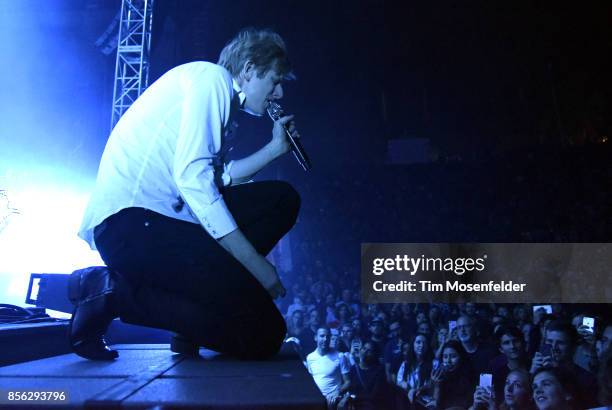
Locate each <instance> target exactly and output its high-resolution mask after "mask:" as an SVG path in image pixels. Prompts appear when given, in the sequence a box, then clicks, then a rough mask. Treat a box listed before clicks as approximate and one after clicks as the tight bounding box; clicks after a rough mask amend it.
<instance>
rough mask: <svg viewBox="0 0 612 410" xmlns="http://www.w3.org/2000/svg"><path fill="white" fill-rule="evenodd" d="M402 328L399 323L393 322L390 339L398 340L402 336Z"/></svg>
mask: <svg viewBox="0 0 612 410" xmlns="http://www.w3.org/2000/svg"><path fill="white" fill-rule="evenodd" d="M401 330H402V328H401V326H400V324H399V323H398V322H393V323H391V324H390V325H389V338H391V339H394V340H397V339H399V338H400V336H401Z"/></svg>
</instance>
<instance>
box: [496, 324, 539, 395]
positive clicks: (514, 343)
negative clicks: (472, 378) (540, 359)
mask: <svg viewBox="0 0 612 410" xmlns="http://www.w3.org/2000/svg"><path fill="white" fill-rule="evenodd" d="M495 339H496V341H497V347H498V349H499V351H500V352H501V353H502V354H501V355H500V356H497V357H496V358H495V359H493V361H492V362H491V366H490V367H491V374H492V375H493V388H494V390H495V401H496V402H497V403H498V404H501V403H502V402H503V401H504V387H505V383H506V377H508V374H509V373H510V372H511V371H512V370H516V369H519V368H522V369H524V370H525V371H527V370H529V365H528V360H527V355H526V351H525V343H524V341H523V333H522V332H521V331H520V330H519V329H518V328H517V327H514V326H501V327H500V328H499V329H497V331H496V332H495Z"/></svg>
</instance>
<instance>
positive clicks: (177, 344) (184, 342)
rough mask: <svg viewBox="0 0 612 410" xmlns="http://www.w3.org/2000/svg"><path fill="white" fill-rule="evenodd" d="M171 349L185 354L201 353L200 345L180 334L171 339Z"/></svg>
mask: <svg viewBox="0 0 612 410" xmlns="http://www.w3.org/2000/svg"><path fill="white" fill-rule="evenodd" d="M170 350H172V351H173V352H174V353H179V354H183V355H185V356H199V355H200V346H199V345H197V344H195V343H193V342H192V341H190V340H189V339H187V338H185V337H184V336H181V335H179V334H176V335H173V336H172V340H170Z"/></svg>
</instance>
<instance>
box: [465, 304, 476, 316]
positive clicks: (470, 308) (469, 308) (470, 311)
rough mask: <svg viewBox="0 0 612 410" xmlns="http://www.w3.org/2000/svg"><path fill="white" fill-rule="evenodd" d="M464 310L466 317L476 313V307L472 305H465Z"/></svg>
mask: <svg viewBox="0 0 612 410" xmlns="http://www.w3.org/2000/svg"><path fill="white" fill-rule="evenodd" d="M464 310H465V313H466V314H467V315H474V314H475V313H476V305H475V304H473V303H466V304H465V309H464Z"/></svg>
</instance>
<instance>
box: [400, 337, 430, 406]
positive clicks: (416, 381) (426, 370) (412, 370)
mask: <svg viewBox="0 0 612 410" xmlns="http://www.w3.org/2000/svg"><path fill="white" fill-rule="evenodd" d="M432 359H433V353H432V351H431V343H430V342H429V339H428V338H427V336H426V335H424V334H420V333H417V334H416V335H415V336H414V337H413V338H412V340H411V341H410V343H409V344H408V354H407V357H406V360H405V361H404V362H403V363H402V365H401V366H400V370H399V371H398V372H397V373H398V377H397V381H398V386H400V387H401V388H402V389H403V390H404V391H405V392H407V394H408V400H409V401H410V403H415V402H416V400H417V398H418V397H419V396H420V395H421V393H423V392H425V391H427V390H428V389H429V387H430V380H429V376H430V375H431V365H432Z"/></svg>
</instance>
